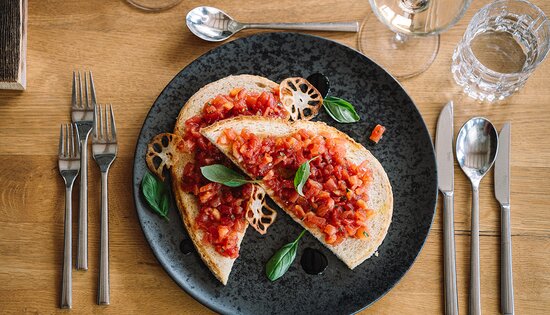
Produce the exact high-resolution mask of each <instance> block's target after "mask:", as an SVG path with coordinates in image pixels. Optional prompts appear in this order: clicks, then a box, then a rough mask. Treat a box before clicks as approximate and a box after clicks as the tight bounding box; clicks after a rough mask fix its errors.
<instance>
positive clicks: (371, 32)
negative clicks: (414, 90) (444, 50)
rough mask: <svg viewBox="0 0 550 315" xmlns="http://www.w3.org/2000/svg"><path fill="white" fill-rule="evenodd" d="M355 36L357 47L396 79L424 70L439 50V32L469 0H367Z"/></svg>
mask: <svg viewBox="0 0 550 315" xmlns="http://www.w3.org/2000/svg"><path fill="white" fill-rule="evenodd" d="M369 2H370V5H371V8H372V12H369V14H368V15H367V16H366V17H365V19H364V20H363V23H362V24H361V30H360V33H359V36H358V37H357V40H358V46H359V50H361V52H363V53H364V54H365V55H367V56H368V57H369V58H371V59H373V60H374V61H375V62H377V63H378V64H380V65H381V66H382V67H383V68H385V69H386V70H388V72H390V73H391V74H392V75H393V76H395V77H397V78H399V79H406V78H410V77H413V76H415V75H418V74H420V73H422V72H424V71H425V70H426V69H428V67H429V66H430V65H431V64H432V62H433V61H434V59H435V56H436V55H437V52H438V51H439V33H441V32H443V31H445V30H447V29H448V28H450V27H451V26H453V25H454V24H456V22H458V20H460V18H462V16H463V15H464V13H465V12H466V9H467V8H468V6H469V5H470V2H471V0H369Z"/></svg>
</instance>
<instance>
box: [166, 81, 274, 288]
mask: <svg viewBox="0 0 550 315" xmlns="http://www.w3.org/2000/svg"><path fill="white" fill-rule="evenodd" d="M277 86H278V84H277V83H275V82H273V81H270V80H268V79H266V78H263V77H260V76H254V75H247V74H244V75H236V76H229V77H226V78H223V79H221V80H218V81H215V82H212V83H210V84H207V85H205V86H204V87H203V88H201V89H200V90H199V91H198V92H196V93H195V94H194V95H193V96H192V97H191V98H190V99H189V100H188V101H187V103H186V104H185V106H183V108H182V110H181V111H180V113H179V115H178V119H177V121H176V125H175V127H174V133H175V134H177V135H179V136H182V137H183V136H184V130H185V121H186V120H188V119H189V118H191V117H193V116H195V115H198V114H200V113H201V111H202V108H203V107H204V104H205V103H206V102H207V101H208V100H210V99H211V98H213V97H215V96H216V95H218V94H227V93H229V92H230V91H231V90H232V89H234V88H238V87H244V88H246V89H247V90H249V91H257V92H262V91H271V90H272V89H273V88H275V87H277ZM193 160H194V154H193V153H182V155H181V156H180V158H179V160H178V162H177V164H175V165H173V166H172V168H171V170H170V174H171V176H172V191H173V193H174V196H175V199H176V203H177V206H178V209H179V212H180V215H181V218H182V220H183V223H184V225H185V228H186V229H187V232H188V233H189V236H190V237H191V239H192V240H193V244H194V245H195V248H196V249H197V252H198V253H199V255H200V256H201V258H202V260H203V261H204V262H205V264H206V265H207V266H208V268H209V269H210V270H211V271H212V273H213V274H214V276H216V278H217V279H218V280H220V282H221V283H223V284H224V285H225V284H227V280H228V278H229V274H230V273H231V268H232V267H233V263H234V262H235V259H231V258H229V257H226V256H222V255H220V254H219V253H218V252H216V250H215V249H214V248H213V247H212V246H204V244H203V242H202V238H203V235H204V233H203V231H202V230H200V229H199V228H198V227H197V226H196V225H195V218H196V217H197V215H198V214H199V204H198V201H197V198H196V197H195V196H194V195H193V194H190V193H187V192H185V191H184V190H183V189H182V188H181V185H180V184H179V183H181V180H182V174H183V168H184V167H185V165H186V164H187V163H188V162H192V161H193ZM246 228H248V221H246V227H245V229H244V231H243V232H242V233H239V239H238V242H237V244H238V246H240V244H241V242H242V240H243V237H244V234H245V232H246Z"/></svg>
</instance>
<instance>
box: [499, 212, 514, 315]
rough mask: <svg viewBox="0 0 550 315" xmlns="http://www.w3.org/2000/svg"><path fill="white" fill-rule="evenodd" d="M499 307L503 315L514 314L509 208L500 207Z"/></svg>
mask: <svg viewBox="0 0 550 315" xmlns="http://www.w3.org/2000/svg"><path fill="white" fill-rule="evenodd" d="M500 210H501V211H500V228H501V230H500V233H501V236H500V305H501V311H502V314H504V315H513V314H514V280H513V277H512V228H511V226H510V206H509V205H501V206H500Z"/></svg>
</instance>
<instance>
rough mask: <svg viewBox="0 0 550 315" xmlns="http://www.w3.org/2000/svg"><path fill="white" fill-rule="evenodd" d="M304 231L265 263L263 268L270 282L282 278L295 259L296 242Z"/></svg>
mask: <svg viewBox="0 0 550 315" xmlns="http://www.w3.org/2000/svg"><path fill="white" fill-rule="evenodd" d="M305 232H306V230H303V231H302V233H300V235H299V236H298V238H296V240H294V242H292V243H288V244H286V245H284V246H283V247H281V248H280V249H279V250H278V251H277V252H276V253H275V254H274V255H273V256H271V258H270V259H269V261H268V262H267V264H266V266H265V274H266V276H267V278H269V280H271V281H275V280H277V279H279V278H280V277H282V276H283V275H284V274H285V273H286V272H287V271H288V268H290V265H292V262H294V259H296V251H297V250H298V241H299V240H300V239H301V238H302V236H303V235H304V233H305Z"/></svg>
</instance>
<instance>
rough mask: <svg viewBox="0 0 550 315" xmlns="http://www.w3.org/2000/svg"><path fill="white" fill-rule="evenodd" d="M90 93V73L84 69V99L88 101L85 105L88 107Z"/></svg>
mask: <svg viewBox="0 0 550 315" xmlns="http://www.w3.org/2000/svg"><path fill="white" fill-rule="evenodd" d="M89 95H90V93H89V92H88V75H87V72H86V71H84V99H85V101H86V105H85V106H84V108H86V109H88V108H90V103H89V102H88V98H89ZM83 105H84V104H83Z"/></svg>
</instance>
